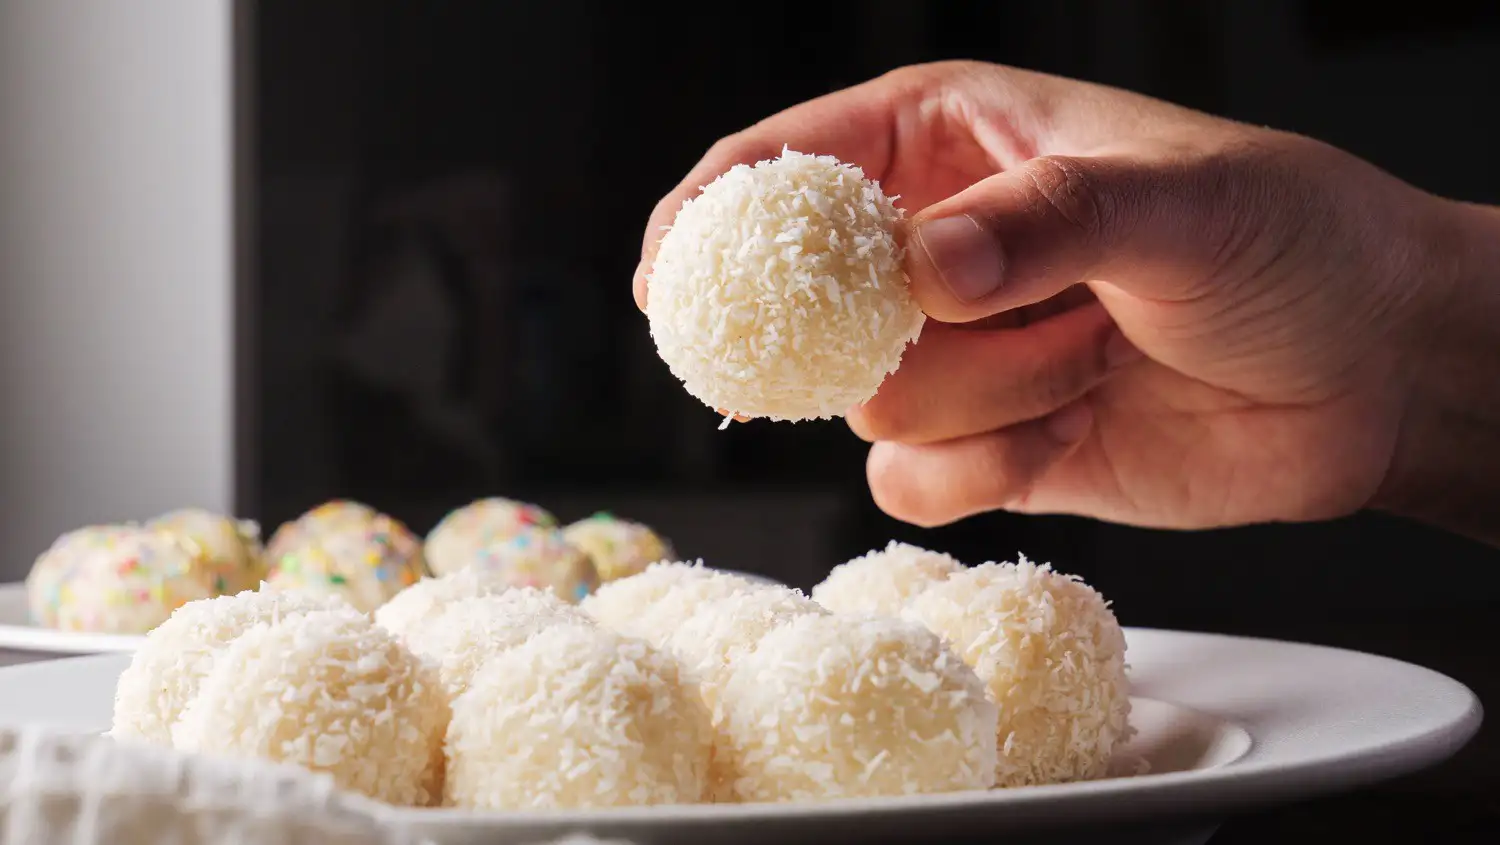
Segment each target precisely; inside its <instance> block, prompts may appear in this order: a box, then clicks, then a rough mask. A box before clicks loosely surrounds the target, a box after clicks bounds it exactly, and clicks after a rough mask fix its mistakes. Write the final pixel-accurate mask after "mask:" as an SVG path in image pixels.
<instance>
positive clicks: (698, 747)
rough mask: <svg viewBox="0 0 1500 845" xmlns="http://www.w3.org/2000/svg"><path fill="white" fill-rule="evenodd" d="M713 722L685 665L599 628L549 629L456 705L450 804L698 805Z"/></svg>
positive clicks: (502, 661)
mask: <svg viewBox="0 0 1500 845" xmlns="http://www.w3.org/2000/svg"><path fill="white" fill-rule="evenodd" d="M709 733H710V729H709V724H708V713H707V710H706V708H705V707H704V706H703V702H702V701H701V700H700V699H699V698H698V693H697V691H696V690H695V689H694V688H693V686H692V685H691V684H690V683H686V682H684V680H683V678H682V677H681V674H680V671H679V667H678V665H677V662H676V660H675V659H673V658H672V657H671V656H670V655H668V654H666V653H664V652H660V651H657V650H655V649H653V648H651V647H650V646H648V645H646V644H645V643H643V642H641V641H639V640H633V639H630V638H626V637H621V636H618V635H616V634H612V633H610V632H608V631H604V630H602V629H598V628H590V627H583V626H578V625H561V626H554V627H551V628H547V629H546V630H544V631H541V632H540V633H538V634H536V635H534V636H533V637H531V639H529V640H527V641H526V643H525V644H523V645H520V646H517V647H516V648H513V649H510V650H509V651H506V652H503V653H501V654H498V655H496V656H494V657H492V658H491V659H490V660H489V661H488V662H486V663H485V664H484V666H483V667H482V668H481V669H480V670H479V672H478V673H477V674H475V675H474V679H473V681H472V683H471V684H470V685H469V688H468V690H467V691H465V692H464V693H463V694H462V695H460V696H459V697H458V699H457V700H456V701H454V703H453V721H452V723H451V724H450V725H449V727H448V738H447V744H446V749H447V758H448V768H447V777H446V778H445V792H444V803H445V804H447V805H449V806H457V807H468V808H472V809H479V810H519V809H544V808H545V809H554V808H582V807H620V806H640V805H649V804H694V803H698V802H700V801H702V800H703V798H704V796H705V794H706V792H705V790H706V789H707V786H708V766H709V757H710V755H711V753H712V752H711V749H712V745H711V742H710V738H709Z"/></svg>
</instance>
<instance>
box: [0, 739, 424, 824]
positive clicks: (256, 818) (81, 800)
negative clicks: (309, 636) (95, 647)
mask: <svg viewBox="0 0 1500 845" xmlns="http://www.w3.org/2000/svg"><path fill="white" fill-rule="evenodd" d="M378 817H379V810H378V808H377V806H376V805H375V804H374V803H373V802H370V801H368V800H365V799H363V798H360V797H358V796H353V795H349V794H347V793H344V792H341V791H339V790H338V789H336V788H335V787H334V785H333V781H332V780H331V779H330V778H328V777H327V776H321V775H314V774H312V773H310V772H307V771H304V770H302V769H299V768H294V767H290V766H280V765H274V764H269V763H251V762H242V761H230V760H225V759H219V758H211V757H199V756H190V755H186V754H181V753H177V752H174V751H172V750H170V749H166V748H156V747H147V746H141V745H132V744H125V743H118V742H116V741H114V740H112V739H108V738H105V737H100V736H92V735H77V734H64V733H57V732H54V731H50V730H47V729H44V728H38V727H24V728H0V845H262V843H264V845H280V843H285V845H301V843H306V845H345V843H347V844H348V845H356V843H358V845H417V842H416V840H414V839H412V838H410V837H408V836H404V835H403V834H402V832H401V831H399V830H393V829H391V828H390V827H389V826H387V825H383V824H382V823H381V822H379V821H378V820H377V819H378Z"/></svg>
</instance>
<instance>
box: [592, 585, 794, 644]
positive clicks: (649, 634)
mask: <svg viewBox="0 0 1500 845" xmlns="http://www.w3.org/2000/svg"><path fill="white" fill-rule="evenodd" d="M648 571H649V570H648ZM644 574H646V573H642V575H644ZM636 577H640V576H636ZM629 580H630V579H625V581H613V582H610V584H609V585H606V586H611V585H613V584H623V583H625V582H626V581H629ZM768 588H769V587H768V585H766V584H758V583H756V582H754V581H751V580H750V579H748V578H745V577H742V576H739V575H735V574H733V573H730V572H722V571H719V570H714V569H704V570H702V571H701V572H700V573H698V574H684V575H680V576H679V577H677V579H676V580H675V582H674V583H669V584H668V585H667V587H666V589H664V590H660V591H656V590H655V589H654V588H653V589H652V590H651V596H650V598H649V600H647V601H645V602H643V603H641V604H638V605H636V606H635V607H634V608H633V609H632V610H631V611H630V612H628V613H621V614H617V615H614V616H612V617H611V620H610V621H609V622H602V621H601V624H603V625H605V627H608V628H610V629H612V630H614V631H615V632H616V633H619V634H624V635H626V636H628V637H639V638H640V639H643V640H645V641H646V642H648V643H650V644H651V645H653V646H656V647H657V648H663V647H665V646H666V644H667V640H668V639H670V638H671V636H672V635H673V633H675V632H676V631H677V629H678V628H680V627H681V626H682V624H683V623H684V622H686V621H687V620H688V619H689V618H690V617H691V616H692V615H693V614H694V613H695V612H696V611H697V610H698V608H699V607H701V606H702V605H704V604H707V603H708V602H711V601H715V600H717V599H722V598H727V597H729V596H734V595H740V594H745V593H751V592H756V591H759V590H765V589H768ZM595 618H596V619H597V618H598V617H595Z"/></svg>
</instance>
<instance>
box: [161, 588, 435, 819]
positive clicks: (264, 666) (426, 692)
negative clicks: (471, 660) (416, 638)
mask: <svg viewBox="0 0 1500 845" xmlns="http://www.w3.org/2000/svg"><path fill="white" fill-rule="evenodd" d="M448 712H449V711H448V705H447V702H446V700H445V699H444V697H443V693H442V689H441V688H440V686H439V684H438V679H437V672H436V670H435V669H434V668H433V667H432V666H430V665H428V664H427V663H426V662H424V661H423V660H421V659H420V658H418V657H417V656H416V655H414V654H412V653H411V652H410V651H408V650H407V649H406V648H405V647H404V646H403V645H401V643H400V642H399V641H398V640H397V639H396V638H395V637H394V636H392V635H391V634H390V633H389V632H387V631H386V630H385V629H384V628H381V627H380V626H378V625H376V624H375V623H374V622H372V621H370V619H369V618H368V617H367V616H364V615H361V614H349V613H340V612H328V611H324V612H317V613H308V614H306V615H304V616H300V617H297V618H293V619H283V620H281V621H279V622H277V623H275V624H272V625H264V624H262V625H258V626H256V627H255V628H252V629H250V630H249V631H246V632H245V633H244V634H241V635H240V637H239V639H236V640H235V641H234V642H232V643H230V645H229V646H228V648H226V649H224V651H223V652H221V653H220V654H219V655H218V657H217V658H216V659H215V660H214V665H213V668H212V669H210V670H209V673H208V675H207V676H206V677H205V678H204V679H203V683H202V684H201V685H200V686H199V689H198V695H197V697H196V698H194V699H193V701H192V702H191V703H190V704H189V705H188V707H187V709H186V710H185V711H184V712H183V714H182V718H181V720H180V721H179V722H178V723H177V728H176V730H175V731H174V732H173V738H174V740H175V744H176V746H177V747H178V748H179V749H181V750H184V751H190V752H198V753H207V754H215V755H219V756H226V757H240V758H259V759H265V760H272V761H276V762H284V763H291V764H295V765H300V766H302V767H303V768H305V769H311V770H312V771H314V772H326V773H327V774H329V775H330V776H331V777H332V778H333V780H334V782H335V783H336V784H337V785H338V786H340V787H342V788H344V789H347V790H350V791H352V792H357V793H360V794H362V795H366V796H369V797H371V798H374V799H376V800H379V801H385V802H387V803H390V804H396V805H403V806H426V805H429V804H430V803H432V802H433V799H435V798H436V796H437V794H440V793H439V790H440V789H441V786H440V784H441V776H442V764H441V760H442V740H443V732H444V731H445V730H446V728H447V723H448Z"/></svg>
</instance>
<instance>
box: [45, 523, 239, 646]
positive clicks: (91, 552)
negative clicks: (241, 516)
mask: <svg viewBox="0 0 1500 845" xmlns="http://www.w3.org/2000/svg"><path fill="white" fill-rule="evenodd" d="M26 590H27V601H28V604H29V606H30V610H31V613H32V616H33V617H34V618H35V619H36V621H37V622H40V623H41V624H43V625H46V626H48V627H53V628H58V629H60V630H64V631H91V632H96V633H108V634H144V633H146V632H147V631H150V630H151V629H152V628H155V627H156V626H157V625H160V624H161V623H162V622H164V621H166V619H167V617H169V616H171V615H172V611H174V610H176V609H177V608H179V607H181V606H183V605H184V604H187V603H188V602H190V601H196V600H198V599H205V598H210V597H212V596H213V595H214V594H215V593H214V576H213V572H212V569H211V567H210V564H209V560H208V557H207V555H206V554H205V553H204V551H203V549H201V548H200V547H199V546H198V545H197V544H196V543H193V542H192V541H190V540H188V539H186V538H184V537H183V536H181V535H179V534H176V533H172V532H166V531H159V530H156V529H154V528H147V527H145V526H142V525H136V524H118V525H91V526H85V527H83V528H79V529H77V530H74V531H69V532H68V533H66V534H63V535H62V536H61V537H58V538H57V540H56V541H55V542H54V543H53V544H52V545H51V546H50V547H49V548H48V549H47V550H46V551H45V552H43V553H42V554H41V555H40V556H39V557H38V558H37V560H36V562H35V563H34V564H33V566H32V570H31V573H30V574H29V575H28V576H27V579H26Z"/></svg>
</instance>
